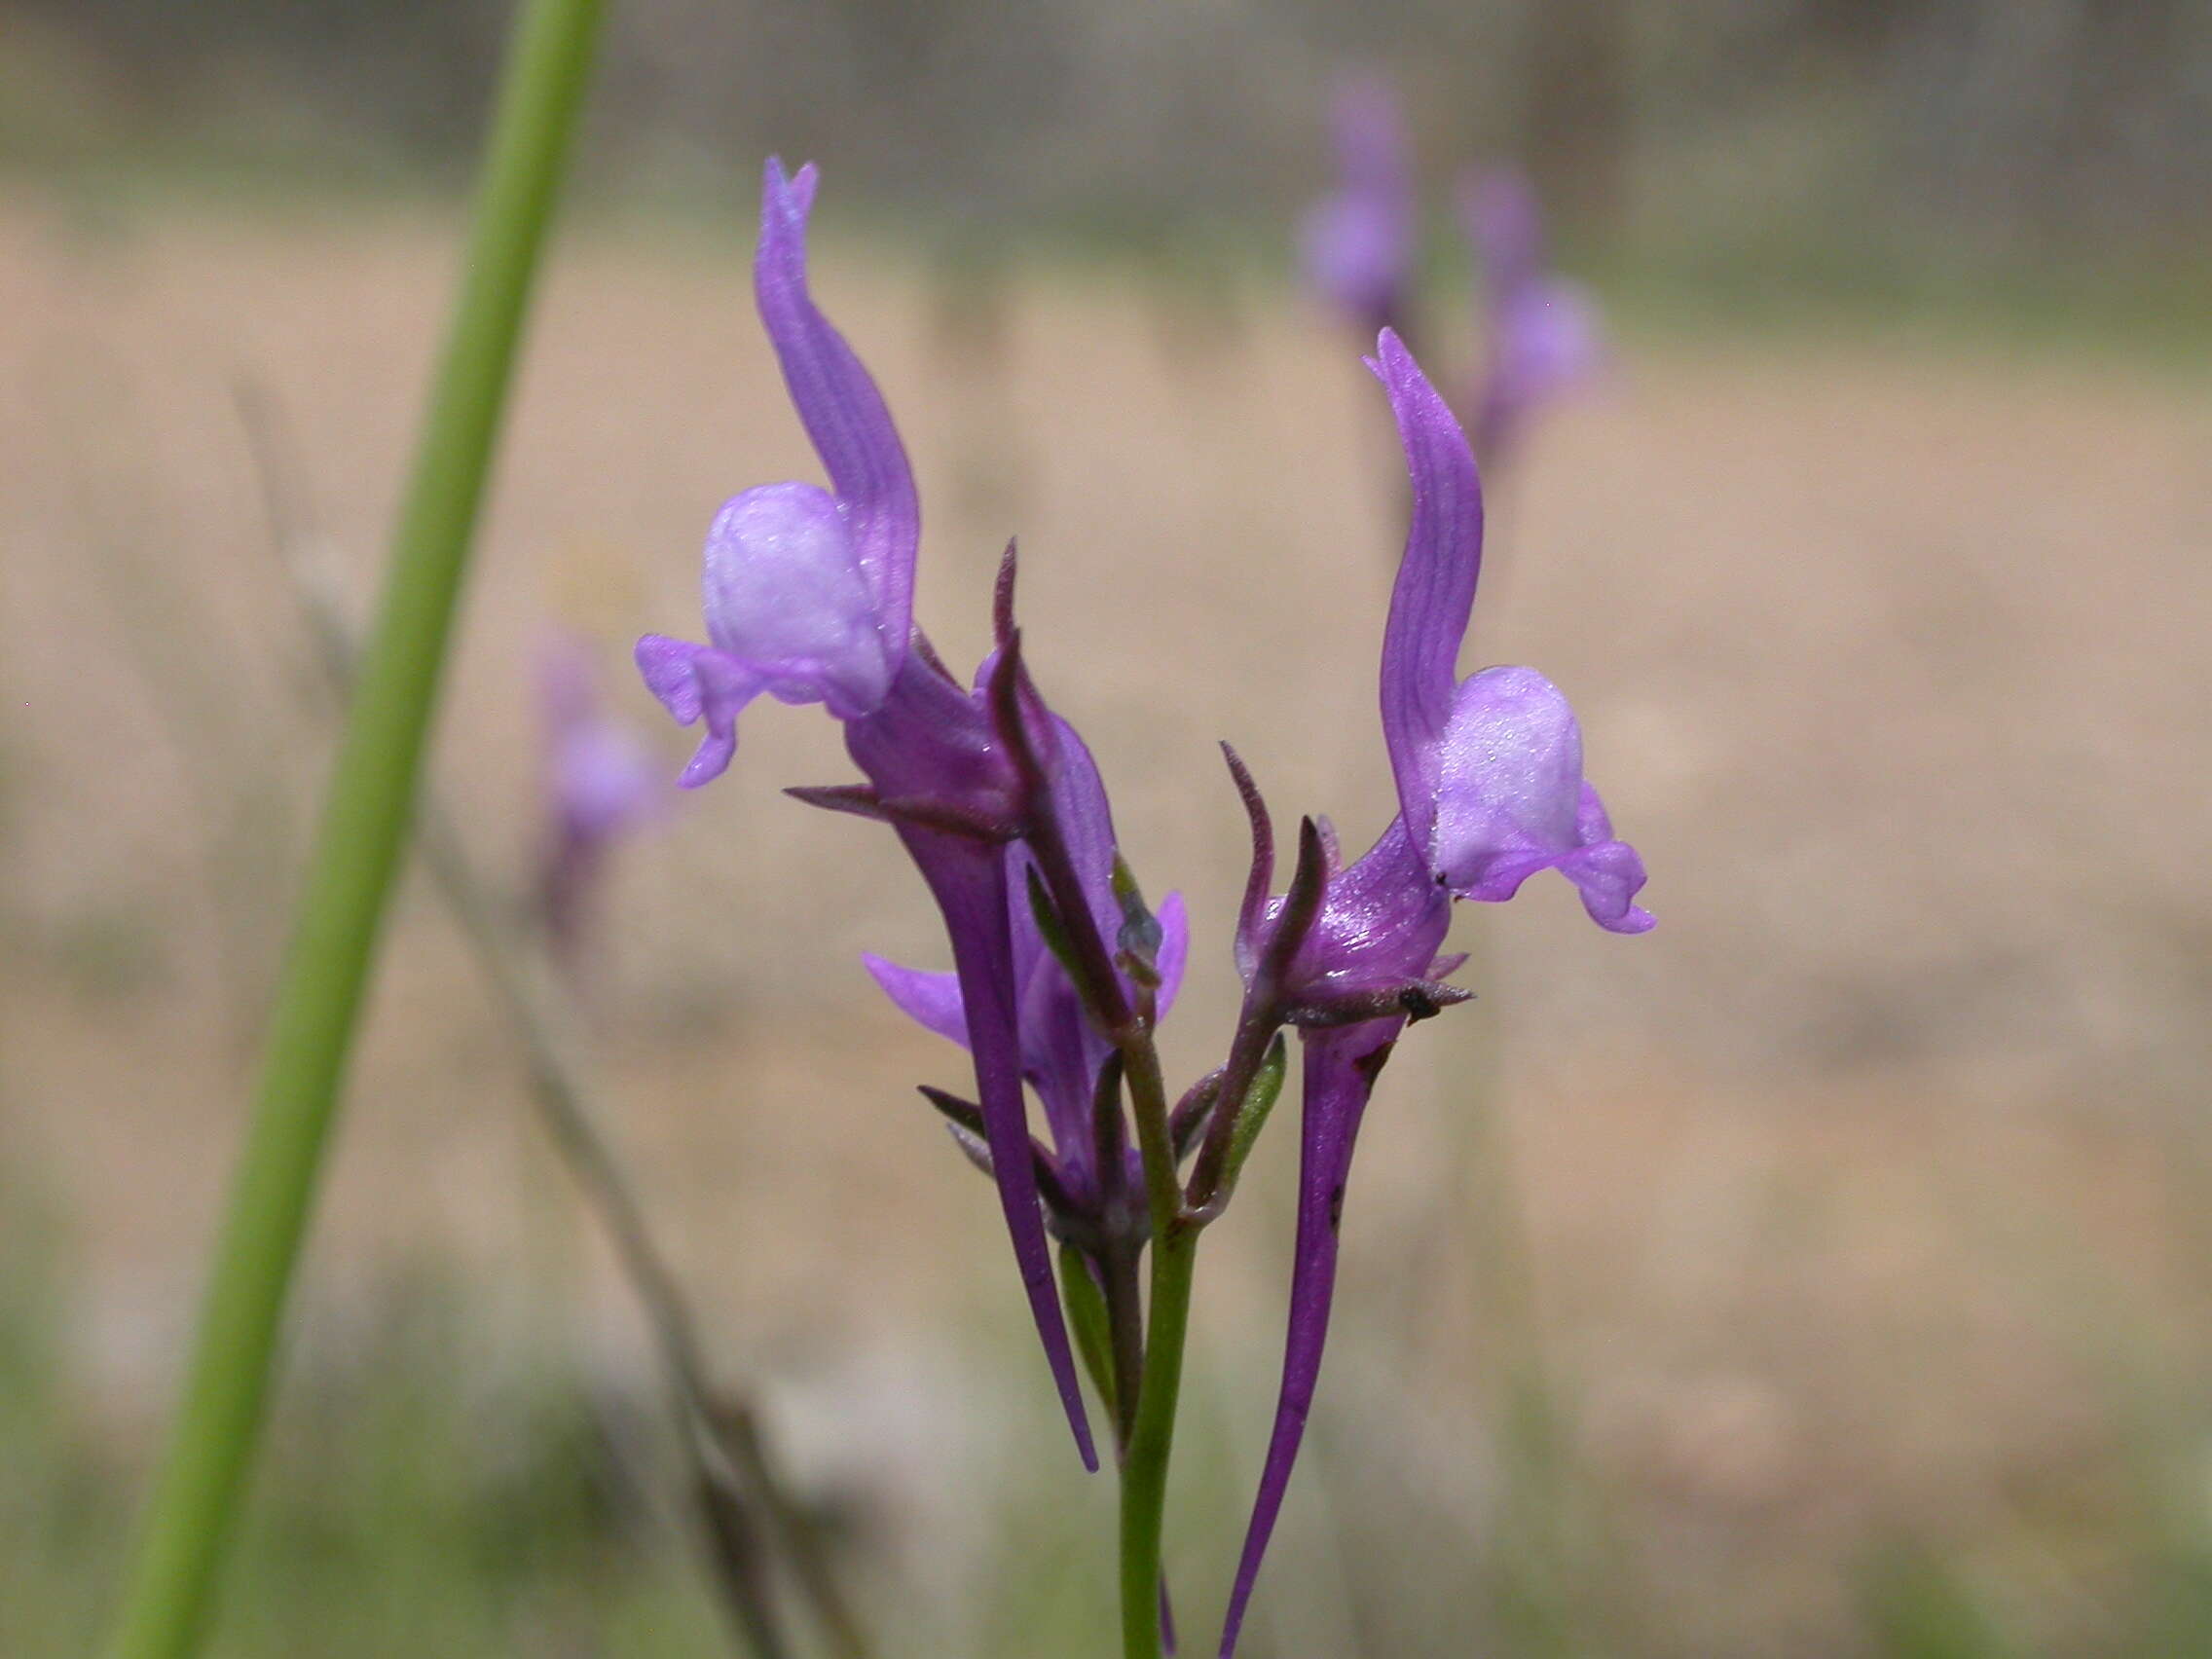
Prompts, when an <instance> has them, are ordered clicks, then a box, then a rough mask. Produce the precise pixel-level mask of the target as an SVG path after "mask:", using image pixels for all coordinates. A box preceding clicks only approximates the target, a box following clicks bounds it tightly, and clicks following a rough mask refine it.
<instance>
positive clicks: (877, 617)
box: [637, 161, 1112, 1468]
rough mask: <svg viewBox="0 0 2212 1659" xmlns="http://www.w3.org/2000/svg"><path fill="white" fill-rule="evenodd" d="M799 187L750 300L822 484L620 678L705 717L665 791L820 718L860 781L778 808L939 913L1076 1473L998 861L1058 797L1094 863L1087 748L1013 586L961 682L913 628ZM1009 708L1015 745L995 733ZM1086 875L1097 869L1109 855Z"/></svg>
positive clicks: (907, 565)
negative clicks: (1024, 659)
mask: <svg viewBox="0 0 2212 1659" xmlns="http://www.w3.org/2000/svg"><path fill="white" fill-rule="evenodd" d="M814 190H815V170H814V168H813V167H812V166H806V167H801V168H800V169H799V171H798V172H797V173H796V175H794V176H793V177H790V178H788V179H787V177H786V176H785V173H784V169H783V165H782V164H781V163H780V162H776V161H771V162H769V164H768V166H767V177H766V183H765V186H764V189H763V192H762V200H761V207H760V241H759V248H758V252H757V254H756V259H755V264H754V288H755V294H756V299H757V302H758V306H759V311H760V316H761V321H762V322H763V324H764V325H765V326H766V329H767V332H768V337H769V341H770V343H771V344H772V345H773V347H774V348H775V351H776V356H777V359H778V361H779V362H780V363H781V365H782V367H783V371H784V380H785V384H786V385H787V387H789V389H790V391H791V396H792V403H793V407H794V408H795V409H796V411H797V413H798V417H799V421H800V423H801V424H803V425H804V426H805V428H806V432H807V436H808V437H809V438H810V439H812V440H813V443H814V447H815V451H816V453H817V454H818V455H819V456H820V457H821V459H822V463H823V466H824V468H825V470H827V471H828V473H829V475H830V489H829V490H827V491H825V490H823V489H820V488H819V487H817V486H815V485H811V484H795V483H793V484H769V485H762V486H760V487H758V488H756V489H752V490H748V491H746V492H745V493H744V494H742V495H740V496H738V497H736V498H733V499H732V500H731V501H729V502H728V503H727V504H725V505H724V506H723V507H722V509H721V511H720V512H719V514H718V515H717V517H716V519H715V522H714V526H713V528H712V529H711V530H710V532H709V533H708V537H707V547H706V555H705V574H704V580H703V590H704V593H703V597H704V602H705V609H706V619H707V633H708V638H709V640H710V641H711V644H708V645H694V644H689V643H685V642H682V641H678V640H672V639H668V638H665V637H663V636H660V635H647V636H645V638H644V639H642V640H640V641H639V642H638V646H637V662H638V668H639V671H640V672H641V673H642V674H643V676H644V677H645V683H646V685H647V686H648V687H649V688H650V689H651V690H652V692H653V694H654V695H655V696H657V697H659V698H660V700H661V702H662V703H663V704H664V705H666V707H667V708H668V711H669V713H670V714H672V715H673V716H675V718H676V719H677V721H678V722H679V723H680V724H682V725H691V724H694V723H698V722H702V721H703V722H704V723H705V726H706V734H705V736H704V737H703V738H702V740H701V742H700V745H699V749H698V753H697V754H696V755H694V756H692V759H691V762H690V764H689V765H688V766H687V767H686V768H685V769H684V772H683V775H682V779H681V780H680V781H681V782H682V784H684V785H685V786H686V787H696V786H698V785H700V784H704V783H706V782H708V781H710V780H711V779H713V778H715V777H717V776H719V774H720V773H721V772H722V771H723V769H724V768H726V767H727V766H728V764H729V761H730V758H731V756H732V755H733V754H734V753H735V751H736V746H737V727H736V721H737V717H738V715H739V713H740V712H741V711H742V710H743V709H744V708H745V706H746V705H747V704H748V703H750V702H751V701H752V700H753V699H754V698H756V697H757V696H758V695H760V694H761V693H762V692H766V693H768V694H769V695H771V696H774V697H776V698H778V699H779V700H781V701H783V702H787V703H814V702H819V703H821V704H823V705H824V706H825V707H826V708H827V709H828V710H829V712H830V715H832V716H833V717H835V718H836V719H838V720H840V721H842V722H843V724H844V730H845V747H846V752H847V753H848V754H849V755H850V756H852V758H853V760H854V763H855V764H857V765H858V766H859V767H860V769H861V771H862V772H863V773H864V774H865V775H866V778H867V784H866V786H840V787H834V788H828V789H809V790H801V791H793V792H792V793H795V794H797V795H799V797H800V798H802V799H804V800H807V801H809V802H811V803H813V804H815V805H819V806H825V807H829V808H831V809H833V810H837V811H843V812H852V813H857V814H860V815H862V816H864V817H869V818H874V819H878V820H881V821H884V822H887V823H889V824H891V825H892V826H893V827H894V828H895V829H896V830H897V831H898V833H899V836H900V838H901V840H902V841H903V843H904V844H905V847H906V850H907V853H908V855H909V856H910V857H911V858H912V859H913V861H914V864H915V866H916V867H917V868H918V869H919V870H920V871H921V874H922V876H923V879H924V880H925V881H926V882H927V883H928V885H929V888H930V891H931V894H932V896H933V897H934V898H935V900H936V901H937V904H938V907H939V909H940V912H941V913H942V915H943V918H944V923H945V931H946V934H947V935H948V937H949V939H950V941H951V945H952V955H953V973H954V977H955V981H956V984H957V989H958V992H959V996H958V1010H959V1012H958V1016H957V1017H958V1019H959V1022H960V1026H961V1028H963V1029H964V1032H965V1042H966V1044H967V1047H968V1049H969V1051H970V1054H971V1056H972V1058H973V1060H974V1064H975V1073H976V1088H977V1108H978V1111H979V1117H980V1123H981V1127H982V1131H983V1139H984V1141H985V1144H986V1146H987V1150H988V1152H989V1155H990V1163H991V1167H992V1177H993V1180H994V1182H995V1184H996V1185H997V1188H998V1193H999V1198H1000V1203H1001V1207H1002V1208H1003V1210H1004V1212H1005V1215H1006V1221H1007V1228H1008V1231H1009V1233H1010V1235H1012V1238H1013V1241H1014V1256H1015V1260H1016V1263H1017V1265H1018V1266H1019V1268H1020V1272H1021V1277H1022V1282H1023V1285H1024V1287H1025V1289H1026V1291H1027V1294H1028V1298H1029V1303H1030V1309H1031V1312H1032V1314H1033V1316H1034V1318H1035V1320H1036V1323H1037V1329H1038V1334H1039V1336H1040V1338H1041V1339H1042V1341H1043V1343H1044V1346H1045V1352H1046V1358H1047V1360H1048V1362H1049V1363H1050V1365H1051V1370H1052V1375H1053V1379H1054V1382H1055V1383H1056V1384H1057V1386H1058V1389H1059V1393H1060V1397H1061V1401H1062V1403H1063V1405H1064V1407H1065V1409H1066V1412H1067V1416H1068V1420H1069V1423H1070V1425H1071V1426H1072V1428H1073V1429H1074V1431H1075V1436H1076V1442H1077V1446H1078V1448H1079V1450H1080V1451H1081V1452H1082V1454H1083V1458H1084V1461H1085V1463H1086V1464H1087V1465H1088V1466H1089V1467H1091V1468H1096V1467H1097V1455H1096V1452H1095V1451H1094V1449H1093V1446H1092V1442H1091V1438H1090V1431H1089V1425H1088V1419H1087V1417H1086V1414H1085V1412H1084V1406H1083V1397H1082V1394H1081V1392H1080V1391H1079V1388H1078V1385H1077V1382H1076V1372H1075V1365H1074V1359H1073V1355H1072V1352H1071V1349H1070V1346H1069V1342H1068V1335H1067V1329H1066V1325H1065V1323H1064V1322H1063V1320H1062V1317H1061V1313H1060V1305H1059V1299H1058V1292H1057V1288H1056V1286H1055V1283H1054V1279H1053V1273H1052V1266H1051V1253H1050V1248H1049V1245H1048V1242H1047V1238H1046V1234H1045V1226H1044V1220H1043V1216H1042V1213H1041V1210H1040V1207H1039V1201H1040V1200H1039V1192H1038V1167H1037V1163H1036V1161H1034V1160H1033V1158H1032V1156H1031V1143H1030V1138H1029V1129H1028V1124H1027V1113H1026V1107H1025V1102H1024V1099H1023V1094H1022V1079H1023V1076H1024V1073H1025V1072H1026V1071H1027V1070H1029V1069H1030V1061H1031V1060H1032V1059H1033V1058H1036V1057H1037V1045H1035V1044H1032V1045H1031V1046H1030V1051H1029V1052H1025V1051H1024V1045H1023V1042H1022V1036H1021V1032H1022V1022H1023V1016H1024V1012H1025V1011H1024V1006H1023V1004H1024V1000H1025V998H1026V996H1027V995H1029V994H1030V993H1031V991H1032V990H1033V988H1034V984H1035V981H1036V980H1037V978H1038V977H1039V964H1038V963H1037V962H1036V961H1035V959H1034V957H1033V956H1029V957H1027V958H1026V960H1025V961H1024V960H1021V959H1017V955H1016V943H1015V940H1016V928H1017V923H1016V917H1017V916H1018V915H1020V914H1022V912H1023V911H1024V910H1025V909H1026V904H1025V900H1026V891H1025V889H1019V888H1017V887H1016V886H1015V882H1016V881H1017V880H1020V879H1023V877H1024V871H1023V870H1021V869H1020V868H1017V867H1015V866H1017V865H1018V864H1019V857H1018V855H1017V853H1016V852H1015V851H1013V850H1010V849H1013V848H1014V844H1015V843H1017V842H1018V841H1019V840H1020V838H1021V837H1022V836H1023V835H1024V834H1026V833H1028V832H1030V831H1031V830H1033V829H1034V828H1035V827H1036V824H1037V822H1038V820H1039V817H1040V815H1056V814H1057V813H1058V811H1059V809H1060V805H1061V803H1062V802H1065V803H1067V805H1068V807H1069V808H1070V809H1071V810H1072V812H1073V813H1074V814H1075V815H1077V816H1078V817H1079V821H1080V822H1081V823H1082V825H1083V826H1084V827H1085V829H1086V830H1088V834H1089V835H1090V836H1092V837H1093V838H1095V837H1103V843H1102V844H1103V845H1104V846H1106V847H1107V848H1109V849H1110V848H1111V845H1112V826H1111V822H1110V820H1109V819H1108V818H1107V816H1106V812H1105V796H1104V793H1103V791H1101V790H1098V788H1097V780H1096V773H1095V771H1094V770H1092V769H1091V767H1090V762H1089V756H1088V753H1087V752H1085V751H1084V749H1083V746H1082V744H1081V742H1080V740H1078V739H1077V738H1076V737H1075V734H1074V732H1073V731H1072V730H1071V729H1070V728H1069V727H1068V726H1067V725H1066V724H1065V722H1063V721H1061V720H1059V719H1058V718H1057V717H1055V716H1053V715H1052V714H1051V711H1050V710H1049V709H1047V708H1046V707H1045V706H1044V704H1043V702H1042V699H1040V698H1039V697H1038V696H1037V694H1036V691H1035V688H1034V686H1033V685H1031V683H1030V682H1029V681H1028V678H1027V676H1026V674H1024V673H1023V672H1022V669H1021V666H1020V653H1019V649H1018V642H1017V641H1016V640H1015V638H1014V634H1013V618H1012V590H1011V579H1010V580H1009V581H1008V582H1007V583H1005V584H1002V605H1001V607H1000V613H999V624H1000V626H999V649H997V650H996V651H994V652H993V653H992V655H991V656H990V657H989V658H988V659H986V660H985V662H984V664H983V665H982V668H981V669H980V670H979V671H978V673H977V679H976V683H975V685H974V687H973V688H971V687H969V686H967V685H964V684H962V683H961V682H959V681H957V680H955V679H954V678H953V677H952V675H951V673H950V671H949V670H947V669H946V668H945V666H944V664H943V662H942V661H941V660H940V658H939V656H938V654H937V652H936V650H935V648H934V647H932V646H931V645H930V643H929V641H928V639H927V637H926V636H924V635H923V634H922V633H921V631H920V630H919V629H917V628H916V627H914V625H913V620H912V610H913V587H914V566H915V560H916V557H917V555H918V553H919V550H920V542H921V512H920V506H919V502H918V499H917V498H916V494H915V489H914V480H913V473H912V471H911V469H910V467H909V466H908V464H907V461H906V453H905V449H904V446H903V444H902V443H901V442H900V438H899V433H898V429H897V428H896V427H895V426H894V425H893V424H892V420H891V415H890V411H889V410H888V409H887V408H886V407H885V406H884V402H883V397H882V394H881V393H880V392H879V391H878V390H877V389H876V386H875V383H874V381H873V380H871V379H870V378H869V376H868V373H867V371H866V368H864V367H863V366H862V364H861V361H860V359H859V358H858V357H857V356H856V355H854V353H853V350H852V348H851V347H850V346H848V345H847V344H846V343H845V340H844V338H843V336H841V335H840V334H838V332H837V331H836V330H835V329H834V328H833V327H831V326H830V321H829V319H828V318H826V317H825V316H824V315H823V314H822V313H821V312H820V311H819V310H817V309H816V307H815V305H814V302H813V300H812V298H811V297H810V295H809V293H808V290H807V273H806V240H805V239H806V222H807V216H808V214H809V212H810V210H811V208H812V206H813V202H814ZM1009 575H1010V578H1011V568H1010V571H1009ZM1009 710H1012V711H1014V714H1013V715H1012V717H1011V718H1012V719H1014V720H1015V721H1016V722H1017V724H1018V729H1017V730H1009V729H1008V728H1007V726H1006V724H1005V720H1006V719H1007V718H1008V716H1007V711H1009ZM1033 774H1034V775H1033ZM1072 838H1073V837H1071V839H1072ZM1106 864H1107V867H1108V868H1109V869H1111V867H1112V859H1111V858H1110V857H1109V858H1108V859H1107V860H1106ZM1017 893H1019V894H1020V895H1021V898H1019V899H1016V898H1015V897H1014V896H1015V895H1016V894H1017ZM1024 967H1026V970H1027V972H1026V973H1025V972H1024ZM907 984H908V988H909V989H914V987H913V986H912V983H911V981H908V982H907ZM914 994H916V995H917V996H923V995H924V993H923V992H921V991H920V990H918V989H916V990H915V993H914ZM927 995H929V996H934V997H935V998H936V1003H935V1008H936V1015H937V1018H936V1019H934V1020H926V1021H925V1023H940V1022H941V1025H942V1026H950V1024H951V1021H952V1017H953V1015H952V1014H951V1011H950V1009H949V1008H948V1007H946V1006H945V1000H946V999H944V997H943V995H942V992H941V989H936V990H933V991H931V992H929V993H927ZM1047 1057H1048V1058H1050V1059H1051V1061H1052V1062H1053V1063H1055V1064H1057V1063H1059V1062H1060V1060H1061V1059H1062V1056H1060V1055H1058V1054H1056V1053H1055V1054H1052V1055H1050V1056H1047Z"/></svg>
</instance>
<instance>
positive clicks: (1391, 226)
mask: <svg viewBox="0 0 2212 1659" xmlns="http://www.w3.org/2000/svg"><path fill="white" fill-rule="evenodd" d="M1332 115H1333V119H1334V126H1335V131H1336V150H1337V170H1338V187H1337V189H1336V190H1335V191H1334V192H1333V193H1332V194H1330V195H1328V196H1326V197H1324V198H1322V199H1321V200H1320V201H1319V202H1317V203H1314V204H1313V206H1312V207H1311V208H1310V209H1309V211H1308V213H1307V215H1306V222H1305V225H1304V229H1303V235H1302V237H1301V239H1300V245H1301V248H1302V251H1303V253H1304V257H1305V266H1306V276H1307V280H1308V281H1309V282H1310V283H1311V284H1312V286H1313V289H1314V291H1315V292H1316V293H1318V294H1319V295H1320V296H1321V297H1322V298H1323V299H1324V300H1326V301H1327V302H1328V303H1329V304H1330V305H1331V306H1334V307H1335V308H1336V309H1337V310H1338V311H1340V312H1342V313H1344V314H1345V316H1346V318H1347V319H1348V320H1349V321H1350V322H1351V323H1352V324H1353V325H1354V326H1355V327H1356V328H1357V329H1358V330H1359V332H1360V334H1361V336H1362V337H1365V336H1368V335H1371V334H1373V333H1375V331H1376V330H1378V329H1381V328H1401V329H1402V328H1403V327H1404V326H1405V324H1406V314H1405V313H1406V302H1407V299H1408V297H1409V294H1410V292H1411V289H1412V285H1413V275H1414V234H1415V228H1416V227H1415V218H1416V206H1415V193H1414V175H1413V137H1412V134H1411V133H1410V132H1408V130H1407V129H1406V121H1405V116H1404V113H1403V112H1402V111H1401V110H1400V109H1399V107H1398V99H1397V94H1396V93H1395V92H1393V91H1392V90H1391V87H1390V84H1389V82H1388V81H1386V80H1384V79H1383V77H1382V76H1380V75H1361V76H1357V77H1353V78H1350V79H1347V80H1346V81H1344V82H1343V83H1342V84H1341V85H1340V86H1339V87H1338V89H1337V92H1336V98H1335V101H1334V103H1333V105H1332Z"/></svg>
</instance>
